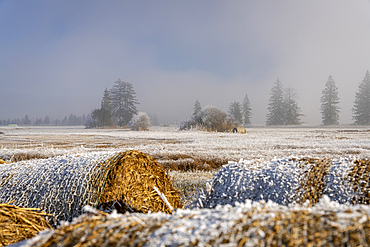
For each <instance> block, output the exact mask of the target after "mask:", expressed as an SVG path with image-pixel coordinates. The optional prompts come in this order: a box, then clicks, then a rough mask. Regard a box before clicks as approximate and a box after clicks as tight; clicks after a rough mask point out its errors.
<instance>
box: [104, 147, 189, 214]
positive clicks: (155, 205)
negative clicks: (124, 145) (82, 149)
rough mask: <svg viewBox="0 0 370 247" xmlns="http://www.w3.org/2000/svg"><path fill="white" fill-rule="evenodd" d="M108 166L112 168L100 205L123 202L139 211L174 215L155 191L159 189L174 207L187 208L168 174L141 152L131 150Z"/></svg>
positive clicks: (117, 156)
mask: <svg viewBox="0 0 370 247" xmlns="http://www.w3.org/2000/svg"><path fill="white" fill-rule="evenodd" d="M106 163H108V164H109V166H110V167H111V169H110V170H109V174H108V176H107V181H106V184H105V188H104V191H103V193H102V195H101V198H100V203H104V202H109V201H118V202H120V201H121V202H124V204H126V205H129V206H130V207H131V208H132V209H133V210H135V211H139V212H144V213H147V212H149V211H151V212H158V211H162V212H166V213H171V212H172V210H171V208H169V206H168V205H166V203H165V202H164V201H163V200H162V199H161V197H160V196H159V195H158V193H157V192H156V191H155V190H154V189H153V187H154V186H155V187H157V188H158V189H159V191H160V192H161V193H163V194H164V195H165V197H166V198H167V200H168V202H169V203H170V205H171V206H172V208H182V207H183V205H182V203H181V201H180V197H179V196H178V192H177V190H176V189H175V188H174V187H173V185H172V184H171V182H170V179H169V177H168V175H167V172H166V171H165V170H164V169H163V168H162V167H161V166H160V165H159V164H158V163H157V162H156V161H155V160H154V159H153V158H151V157H150V156H148V155H145V154H143V153H142V152H139V151H127V152H124V153H120V154H118V155H116V156H115V157H113V158H111V159H109V160H108V161H107V162H106ZM118 164H119V165H118Z"/></svg>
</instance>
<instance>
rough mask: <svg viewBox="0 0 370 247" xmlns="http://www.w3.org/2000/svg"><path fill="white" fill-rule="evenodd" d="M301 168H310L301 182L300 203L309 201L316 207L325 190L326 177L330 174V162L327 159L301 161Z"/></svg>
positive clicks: (303, 175)
mask: <svg viewBox="0 0 370 247" xmlns="http://www.w3.org/2000/svg"><path fill="white" fill-rule="evenodd" d="M300 162H302V163H301V164H300V165H301V166H309V165H310V167H309V168H308V169H307V170H305V171H304V173H303V174H302V178H301V181H300V183H301V184H300V188H299V190H300V192H299V193H298V194H299V199H298V202H299V203H304V202H305V201H307V200H308V201H309V202H310V204H311V205H315V204H316V203H317V202H318V201H319V199H320V198H321V196H322V195H323V191H324V189H325V176H326V175H327V174H328V172H329V168H330V162H331V161H330V160H327V159H313V158H309V159H301V160H300Z"/></svg>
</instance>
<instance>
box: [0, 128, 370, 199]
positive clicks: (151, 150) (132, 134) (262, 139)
mask: <svg viewBox="0 0 370 247" xmlns="http://www.w3.org/2000/svg"><path fill="white" fill-rule="evenodd" d="M0 132H1V133H3V134H0V158H1V159H3V160H5V161H8V162H15V161H19V160H29V159H38V158H49V157H54V156H58V155H72V154H86V153H90V152H100V151H113V152H115V151H125V150H131V149H135V150H139V151H142V152H144V153H147V154H149V155H151V156H152V157H154V158H155V159H156V160H157V161H158V162H159V163H160V164H162V165H164V166H166V165H167V166H168V167H172V168H173V167H177V166H179V165H182V167H183V168H184V167H185V169H186V167H190V168H194V167H195V168H200V169H201V170H203V171H201V172H194V171H192V172H191V171H189V170H188V171H186V172H184V171H171V172H170V176H171V178H172V179H173V181H174V184H175V186H176V187H177V188H179V189H180V193H182V195H183V197H184V200H185V201H186V202H187V203H188V202H190V201H191V200H192V199H194V196H195V195H196V189H198V188H205V181H206V180H209V179H211V178H212V173H214V172H215V170H213V171H211V169H210V168H211V167H210V166H209V164H211V163H212V162H213V163H215V164H216V165H217V167H221V166H222V165H223V164H227V163H232V162H238V161H240V160H241V159H243V160H244V161H247V162H248V163H253V162H258V163H261V162H266V161H270V160H273V159H282V158H288V157H296V158H302V157H313V158H319V159H323V158H328V159H341V158H358V159H366V158H368V157H370V130H369V129H368V128H366V127H354V126H345V127H333V128H323V127H303V126H300V127H292V128H287V127H284V128H267V127H257V128H247V133H246V134H234V133H215V132H213V133H211V132H203V131H178V128H177V127H152V128H150V131H129V130H126V129H84V128H83V127H82V126H79V127H24V128H22V127H19V128H11V127H3V128H0ZM194 163H197V164H196V165H194ZM192 164H193V166H192ZM172 170H173V169H172ZM182 170H184V169H182ZM207 170H208V171H207Z"/></svg>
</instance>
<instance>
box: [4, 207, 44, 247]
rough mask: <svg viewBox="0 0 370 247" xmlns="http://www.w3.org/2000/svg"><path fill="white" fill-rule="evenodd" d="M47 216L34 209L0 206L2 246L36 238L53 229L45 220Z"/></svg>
mask: <svg viewBox="0 0 370 247" xmlns="http://www.w3.org/2000/svg"><path fill="white" fill-rule="evenodd" d="M46 215H47V214H45V213H43V212H41V211H40V210H39V209H34V208H20V207H16V206H12V205H9V204H6V203H1V204H0V246H6V245H9V244H14V243H16V242H19V241H23V240H25V239H29V238H32V237H34V236H36V235H37V234H38V233H39V232H40V231H42V230H45V229H47V228H51V226H50V225H49V223H48V221H47V220H46V219H45V216H46Z"/></svg>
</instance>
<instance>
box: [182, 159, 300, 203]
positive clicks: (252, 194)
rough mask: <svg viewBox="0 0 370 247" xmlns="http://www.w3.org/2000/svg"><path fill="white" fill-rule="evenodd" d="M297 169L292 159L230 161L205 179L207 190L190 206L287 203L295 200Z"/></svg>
mask: <svg viewBox="0 0 370 247" xmlns="http://www.w3.org/2000/svg"><path fill="white" fill-rule="evenodd" d="M300 175H301V171H300V169H297V160H296V159H292V158H287V159H282V160H275V161H269V162H265V163H252V164H250V163H243V162H239V163H231V164H227V165H224V166H223V167H222V168H221V170H220V171H219V172H218V173H217V174H215V175H214V177H213V178H212V179H211V180H210V181H209V182H207V185H206V191H202V192H201V193H200V194H199V195H198V199H197V200H196V201H194V202H193V203H192V204H190V205H189V207H190V208H194V207H199V208H214V207H216V206H217V205H226V204H230V205H232V206H234V205H235V203H236V202H244V201H245V200H247V199H250V200H253V201H259V200H265V201H268V200H271V201H273V202H276V203H278V204H282V205H288V204H289V203H291V202H293V201H295V200H296V199H297V193H296V191H297V190H298V189H299V186H300V183H299V182H300Z"/></svg>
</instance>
